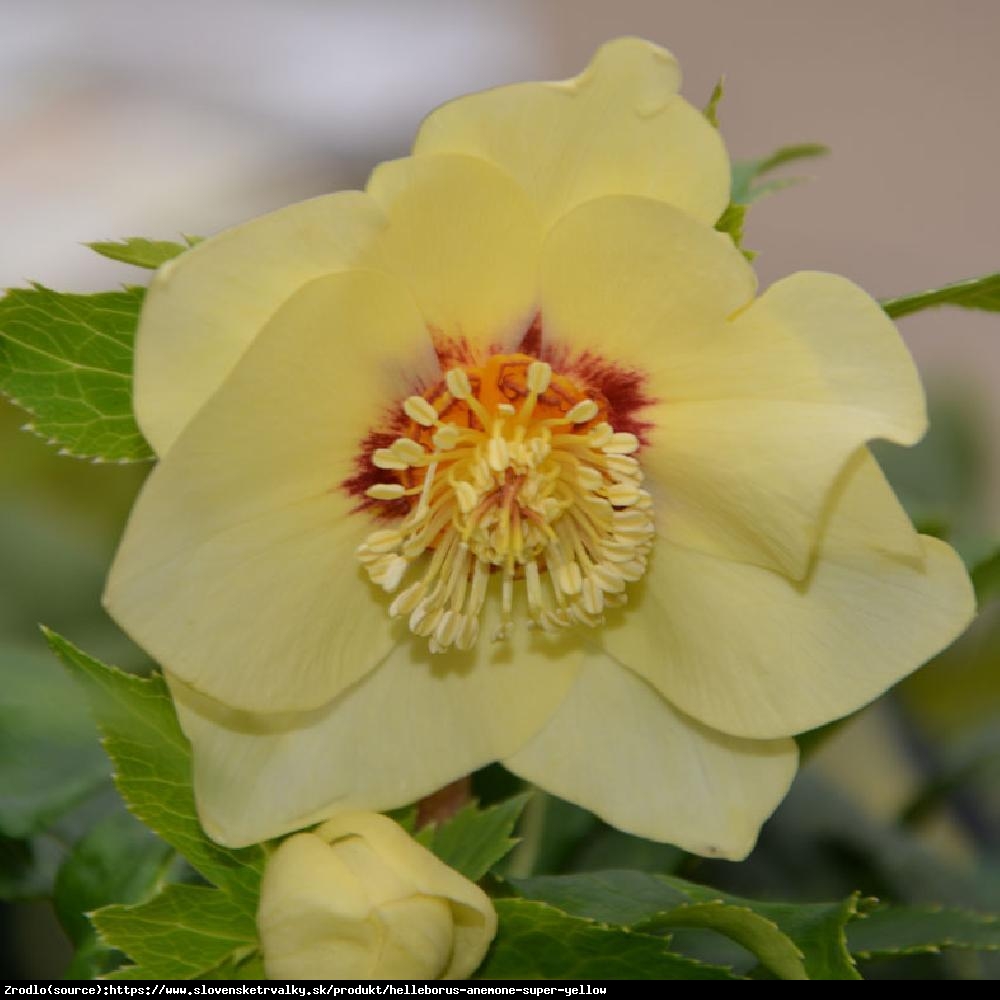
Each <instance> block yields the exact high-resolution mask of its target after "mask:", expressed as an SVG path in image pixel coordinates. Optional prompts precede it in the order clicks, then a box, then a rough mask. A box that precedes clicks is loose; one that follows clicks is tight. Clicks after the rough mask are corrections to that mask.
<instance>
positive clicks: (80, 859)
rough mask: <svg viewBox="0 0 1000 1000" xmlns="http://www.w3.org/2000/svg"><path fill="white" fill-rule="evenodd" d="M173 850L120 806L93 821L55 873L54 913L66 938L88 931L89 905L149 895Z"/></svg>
mask: <svg viewBox="0 0 1000 1000" xmlns="http://www.w3.org/2000/svg"><path fill="white" fill-rule="evenodd" d="M173 856H174V851H173V848H171V847H170V845H169V844H166V843H164V842H163V841H162V840H160V838H159V837H157V836H156V835H155V834H154V833H152V832H151V831H150V830H148V829H146V827H144V826H143V825H142V824H141V823H140V822H139V821H138V820H137V819H136V818H135V817H134V816H131V815H130V814H129V813H127V812H125V811H124V810H123V811H121V812H117V813H112V814H111V815H110V816H107V817H105V818H104V819H103V820H102V821H101V822H99V823H97V824H96V825H95V826H94V827H93V828H92V829H91V830H90V832H89V833H88V834H87V835H86V836H85V837H83V838H82V839H81V840H80V841H79V843H77V844H76V845H75V846H74V847H73V850H72V851H70V853H69V856H68V857H67V858H66V861H65V862H64V863H63V865H62V867H61V868H60V869H59V874H58V875H57V876H56V882H55V897H54V903H55V909H56V915H57V916H58V917H59V922H60V923H61V924H62V926H63V929H64V930H65V931H66V933H67V934H68V935H69V938H70V940H71V941H73V942H74V943H75V944H80V943H81V942H82V941H83V940H84V939H85V938H86V937H88V936H89V934H90V930H91V926H90V923H89V922H88V920H87V918H86V917H85V916H84V914H86V913H88V912H90V911H91V910H96V909H98V908H99V907H102V906H107V905H108V904H110V903H137V902H140V901H141V900H143V899H145V898H146V897H148V896H149V895H151V893H152V892H153V891H154V889H155V888H156V885H157V882H158V881H159V879H160V877H161V876H162V875H163V873H164V871H165V870H166V867H167V865H168V864H169V862H170V859H171V858H172V857H173Z"/></svg>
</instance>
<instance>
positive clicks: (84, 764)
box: [0, 643, 109, 840]
mask: <svg viewBox="0 0 1000 1000" xmlns="http://www.w3.org/2000/svg"><path fill="white" fill-rule="evenodd" d="M108 770H109V769H108V764H107V760H106V759H105V757H104V754H103V753H102V752H101V748H100V746H99V745H98V742H97V731H96V729H95V727H94V723H93V720H92V719H91V718H90V714H89V712H88V711H87V709H86V706H85V705H83V704H81V702H80V695H79V689H78V688H77V686H76V685H75V684H74V683H73V681H72V679H71V678H69V677H68V676H66V673H65V671H63V670H61V669H60V668H59V665H58V664H57V663H56V662H55V661H54V660H53V659H52V658H51V657H50V656H47V655H46V654H45V653H44V650H43V649H38V650H36V649H33V648H31V647H26V646H21V645H19V644H15V643H3V644H0V789H2V790H3V793H2V795H0V836H3V837H8V838H11V839H14V840H19V839H23V838H28V837H30V836H32V835H33V834H36V833H39V832H40V831H42V830H44V829H46V828H47V827H48V826H49V825H50V824H51V823H52V821H53V820H55V819H56V818H57V817H59V816H61V815H63V814H64V813H65V812H67V811H68V810H69V809H71V808H73V807H74V806H75V805H76V804H77V803H79V802H80V801H81V800H82V799H84V798H85V797H87V796H88V795H90V794H92V793H93V792H94V791H96V790H97V789H98V788H99V787H100V786H101V785H102V784H104V783H105V782H107V780H108Z"/></svg>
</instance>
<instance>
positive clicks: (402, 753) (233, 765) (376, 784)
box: [168, 607, 579, 847]
mask: <svg viewBox="0 0 1000 1000" xmlns="http://www.w3.org/2000/svg"><path fill="white" fill-rule="evenodd" d="M490 614H491V615H492V619H491V620H488V621H485V622H484V627H485V628H487V630H489V629H490V628H493V627H495V626H496V624H498V623H499V614H498V612H497V610H496V608H495V607H491V610H490ZM359 631H363V630H360V629H359ZM408 638H409V637H408ZM578 664H579V655H578V654H577V652H576V651H575V650H574V647H573V643H572V642H571V641H569V640H565V641H563V642H553V643H546V642H545V641H543V639H542V638H540V637H538V636H535V635H533V634H530V633H526V632H525V631H523V630H522V631H520V632H518V633H516V634H515V635H514V636H513V637H512V638H511V639H510V640H509V641H508V642H507V643H506V644H504V645H494V644H491V643H489V642H487V641H483V642H480V643H479V644H478V646H477V647H476V649H475V650H473V651H472V652H470V653H468V654H458V653H447V654H440V655H437V656H433V655H431V654H430V653H426V652H424V650H423V649H422V648H421V647H420V646H418V645H417V644H416V643H415V642H412V641H406V640H404V641H402V642H401V643H400V645H398V646H397V647H396V648H395V649H394V650H393V652H392V653H391V654H390V655H389V656H388V658H387V659H386V660H385V662H384V663H382V664H380V665H379V667H378V668H377V669H376V670H374V671H372V672H371V673H370V674H369V675H368V676H367V677H365V678H364V680H362V681H361V682H360V683H358V684H356V685H355V686H354V687H352V688H350V689H349V690H347V691H345V692H343V693H342V694H340V695H339V696H338V697H337V698H336V699H334V700H333V701H332V702H331V703H330V704H329V705H326V706H324V707H323V708H321V709H319V710H317V711H314V712H311V713H308V714H292V715H289V716H284V717H282V716H252V715H246V714H241V713H237V712H232V711H229V710H227V709H225V708H223V707H222V706H220V705H218V704H217V703H212V702H210V701H209V700H208V699H205V698H203V697H200V696H199V695H197V694H196V693H195V692H193V691H191V689H190V688H188V687H187V686H185V685H184V684H182V683H180V682H179V681H178V680H177V679H176V678H168V679H169V680H170V682H171V684H170V686H171V690H172V692H173V695H174V699H175V702H176V704H177V711H178V716H179V718H180V721H181V726H182V727H183V729H184V731H185V733H186V734H187V736H188V738H189V739H190V740H191V743H192V745H193V747H194V782H195V794H196V797H197V800H198V809H199V815H200V817H201V821H202V825H203V826H204V827H205V829H206V831H207V832H208V834H209V836H211V837H212V838H213V839H215V840H218V841H219V842H220V843H224V844H228V845H230V846H234V847H236V846H241V845H244V844H251V843H255V842H257V841H259V840H265V839H267V838H269V837H274V836H278V835H279V834H283V833H287V832H288V831H290V830H295V829H298V828H300V827H303V826H306V825H308V824H310V823H314V822H316V821H318V820H321V819H325V818H327V817H329V816H333V815H336V814H338V813H340V812H344V811H346V810H350V809H372V810H383V809H391V808H395V807H397V806H403V805H406V804H408V803H410V802H413V801H414V800H415V799H418V798H421V797H422V796H424V795H428V794H430V793H431V792H433V791H435V790H437V789H438V788H441V787H443V786H444V785H446V784H448V783H449V782H451V781H454V780H456V779H457V778H460V777H462V776H463V775H466V774H468V773H469V772H470V771H473V770H475V769H476V768H478V767H482V766H483V765H484V764H487V763H489V762H491V761H493V760H496V759H498V758H502V757H505V756H507V755H509V754H511V753H513V752H514V750H516V749H517V748H518V747H520V746H521V745H522V744H524V743H525V742H526V741H527V740H528V739H530V737H531V736H533V735H534V733H535V732H536V731H537V730H538V729H539V727H540V726H542V725H543V724H544V722H545V720H546V719H547V718H548V717H549V716H550V715H551V714H552V712H553V711H554V710H555V708H556V706H557V705H558V704H559V702H560V700H561V699H562V698H563V696H564V695H565V693H566V691H567V690H568V689H569V688H570V686H571V685H572V682H573V678H574V677H575V676H576V671H577V666H578Z"/></svg>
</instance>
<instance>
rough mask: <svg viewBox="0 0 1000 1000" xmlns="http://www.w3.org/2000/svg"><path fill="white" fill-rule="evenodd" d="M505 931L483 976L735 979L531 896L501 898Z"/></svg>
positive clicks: (659, 943) (648, 938)
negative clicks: (532, 898) (539, 901)
mask: <svg viewBox="0 0 1000 1000" xmlns="http://www.w3.org/2000/svg"><path fill="white" fill-rule="evenodd" d="M494 905H495V906H496V909H497V914H498V916H499V918H500V931H499V933H498V934H497V938H496V940H495V941H494V943H493V947H492V948H491V950H490V952H489V954H488V955H487V956H486V961H485V962H484V963H483V964H482V965H481V966H480V968H479V971H478V972H477V973H476V976H475V978H477V979H577V980H581V979H583V980H586V979H735V978H737V977H736V976H734V975H733V974H732V973H731V972H730V971H729V970H728V969H723V968H721V967H719V966H713V965H705V964H704V963H701V962H697V961H695V960H694V959H690V958H685V957H684V956H682V955H676V954H674V953H672V952H670V951H669V950H667V947H666V944H665V943H664V941H663V940H662V939H661V938H657V937H654V936H652V935H649V934H637V933H635V932H634V931H630V930H627V929H625V928H621V927H608V926H606V925H604V924H599V923H596V922H594V921H592V920H586V919H583V918H581V917H573V916H570V915H569V914H566V913H563V912H561V911H560V910H557V909H556V908H555V907H552V906H549V905H548V904H547V903H538V902H535V901H533V900H526V899H498V900H496V901H495V904H494Z"/></svg>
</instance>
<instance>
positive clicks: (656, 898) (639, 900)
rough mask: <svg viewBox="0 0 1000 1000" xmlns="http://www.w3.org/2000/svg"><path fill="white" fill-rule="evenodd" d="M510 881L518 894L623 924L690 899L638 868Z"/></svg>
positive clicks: (639, 921)
mask: <svg viewBox="0 0 1000 1000" xmlns="http://www.w3.org/2000/svg"><path fill="white" fill-rule="evenodd" d="M508 883H509V884H510V885H511V886H512V887H513V888H514V889H515V890H516V891H517V893H518V894H519V895H521V896H525V897H526V898H528V899H536V900H539V901H541V902H544V903H548V904H549V905H550V906H554V907H556V909H559V910H562V911H564V912H565V913H569V914H571V915H572V916H575V917H586V918H588V919H590V920H599V921H601V922H602V923H606V924H620V925H622V926H624V927H628V926H632V925H633V924H639V923H642V922H643V921H646V920H649V919H650V918H651V917H654V916H656V915H657V914H659V913H662V912H663V911H664V910H670V909H673V908H674V907H675V906H680V905H683V904H684V903H690V902H691V897H690V896H689V895H688V894H687V893H686V892H683V891H682V890H680V889H675V888H674V887H673V886H671V885H668V884H667V883H666V882H664V881H663V880H662V879H661V878H658V877H657V876H655V875H648V874H646V873H645V872H636V871H606V872H590V873H587V874H582V875H539V876H536V877H534V878H512V879H509V880H508Z"/></svg>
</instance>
